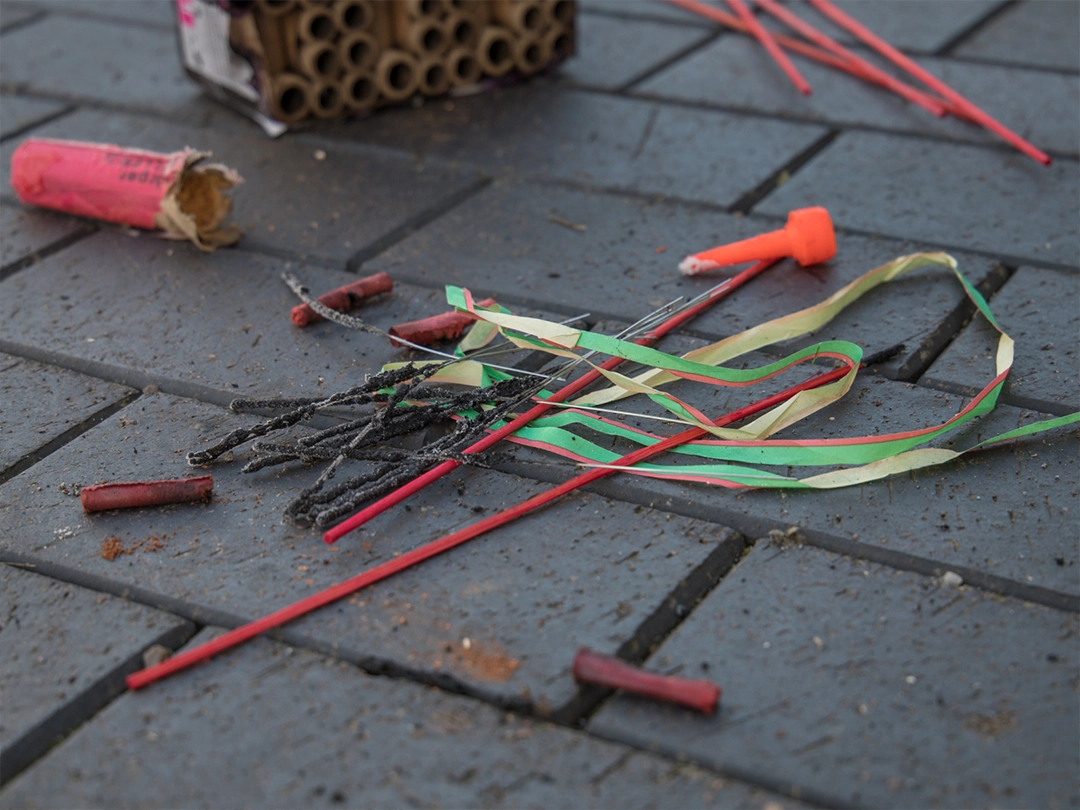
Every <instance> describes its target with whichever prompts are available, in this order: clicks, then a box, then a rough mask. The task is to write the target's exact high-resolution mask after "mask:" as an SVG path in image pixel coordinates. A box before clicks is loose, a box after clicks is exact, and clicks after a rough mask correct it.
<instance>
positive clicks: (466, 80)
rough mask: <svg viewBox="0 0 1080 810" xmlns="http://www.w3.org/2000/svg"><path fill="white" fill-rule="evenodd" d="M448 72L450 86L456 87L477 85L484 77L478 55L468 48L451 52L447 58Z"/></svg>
mask: <svg viewBox="0 0 1080 810" xmlns="http://www.w3.org/2000/svg"><path fill="white" fill-rule="evenodd" d="M446 70H447V73H449V75H450V84H452V85H453V86H454V87H461V86H462V85H466V84H476V83H477V82H478V81H480V77H481V76H482V75H483V71H481V69H480V63H479V62H478V61H477V60H476V54H475V53H474V52H473V51H470V50H467V49H466V48H455V49H454V50H452V51H450V55H449V56H447V57H446Z"/></svg>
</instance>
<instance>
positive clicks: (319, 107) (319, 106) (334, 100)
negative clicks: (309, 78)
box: [307, 82, 345, 118]
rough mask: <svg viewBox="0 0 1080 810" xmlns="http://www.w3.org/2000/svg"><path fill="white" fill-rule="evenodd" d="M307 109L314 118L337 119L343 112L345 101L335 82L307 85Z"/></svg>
mask: <svg viewBox="0 0 1080 810" xmlns="http://www.w3.org/2000/svg"><path fill="white" fill-rule="evenodd" d="M307 98H308V107H309V108H310V109H311V114H312V115H314V116H315V117H316V118H337V117H338V116H339V115H341V113H342V112H343V111H344V110H345V99H344V97H343V96H342V94H341V92H340V91H339V90H338V86H337V83H336V82H333V83H330V82H312V83H311V84H309V85H308V92H307Z"/></svg>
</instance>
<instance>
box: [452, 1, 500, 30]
mask: <svg viewBox="0 0 1080 810" xmlns="http://www.w3.org/2000/svg"><path fill="white" fill-rule="evenodd" d="M450 13H451V14H464V15H465V16H467V17H472V18H473V20H475V21H476V24H477V25H478V26H480V27H481V28H483V27H484V26H485V25H487V24H488V23H489V22H491V6H490V4H489V3H478V2H476V0H450Z"/></svg>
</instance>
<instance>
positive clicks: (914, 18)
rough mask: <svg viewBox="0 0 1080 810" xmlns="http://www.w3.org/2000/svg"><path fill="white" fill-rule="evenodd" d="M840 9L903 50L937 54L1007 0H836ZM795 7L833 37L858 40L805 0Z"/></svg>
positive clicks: (793, 0) (795, 0) (797, 1)
mask: <svg viewBox="0 0 1080 810" xmlns="http://www.w3.org/2000/svg"><path fill="white" fill-rule="evenodd" d="M834 4H835V5H836V6H837V8H839V9H840V10H841V11H843V12H844V13H845V14H847V15H849V16H851V17H854V18H855V19H856V20H858V21H859V22H860V23H862V24H863V25H865V26H866V27H867V28H869V29H870V30H871V31H873V32H874V33H875V34H877V35H878V36H879V37H881V38H882V39H884V40H885V41H886V42H888V43H890V44H891V45H893V46H895V47H897V48H901V49H903V50H911V51H918V52H923V53H936V52H937V51H939V50H940V49H941V48H943V47H945V46H946V45H948V44H949V43H950V42H952V41H953V40H954V39H955V38H956V37H958V36H960V35H961V34H963V33H964V32H965V31H967V30H968V29H969V28H971V27H972V26H974V25H976V24H977V23H979V22H980V21H981V20H983V19H984V18H985V17H986V16H987V15H989V14H990V13H992V12H993V11H994V10H995V9H997V8H998V7H1000V6H1001V5H1003V0H946V2H936V3H923V2H920V0H874V2H873V3H867V2H865V0H835V3H834ZM788 5H789V6H790V7H791V10H792V11H794V12H795V13H796V14H798V15H799V16H800V17H802V18H803V19H804V20H806V21H807V22H809V23H811V24H813V25H814V27H815V28H818V29H819V30H821V31H823V32H824V33H826V34H828V35H829V36H830V37H832V38H833V39H836V40H839V41H841V42H846V43H851V42H855V41H856V39H855V37H854V36H853V35H851V34H849V33H848V32H847V31H846V30H844V29H843V28H841V27H839V26H837V25H834V24H833V23H832V22H831V21H830V20H829V19H828V18H827V17H824V16H823V15H821V14H819V13H818V12H817V11H815V10H814V9H813V8H811V6H810V5H809V4H808V3H806V2H805V0H791V2H789V3H788Z"/></svg>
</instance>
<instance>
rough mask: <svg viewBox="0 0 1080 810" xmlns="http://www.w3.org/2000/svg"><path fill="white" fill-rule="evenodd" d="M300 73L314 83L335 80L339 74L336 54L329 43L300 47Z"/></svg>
mask: <svg viewBox="0 0 1080 810" xmlns="http://www.w3.org/2000/svg"><path fill="white" fill-rule="evenodd" d="M300 72H301V73H303V74H304V75H305V76H309V77H310V78H312V79H314V80H315V81H321V82H326V81H330V80H331V79H336V78H337V77H338V73H340V72H341V60H340V59H338V52H337V50H336V49H335V48H334V46H333V45H331V44H330V43H329V42H307V43H304V44H303V45H301V46H300Z"/></svg>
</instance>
